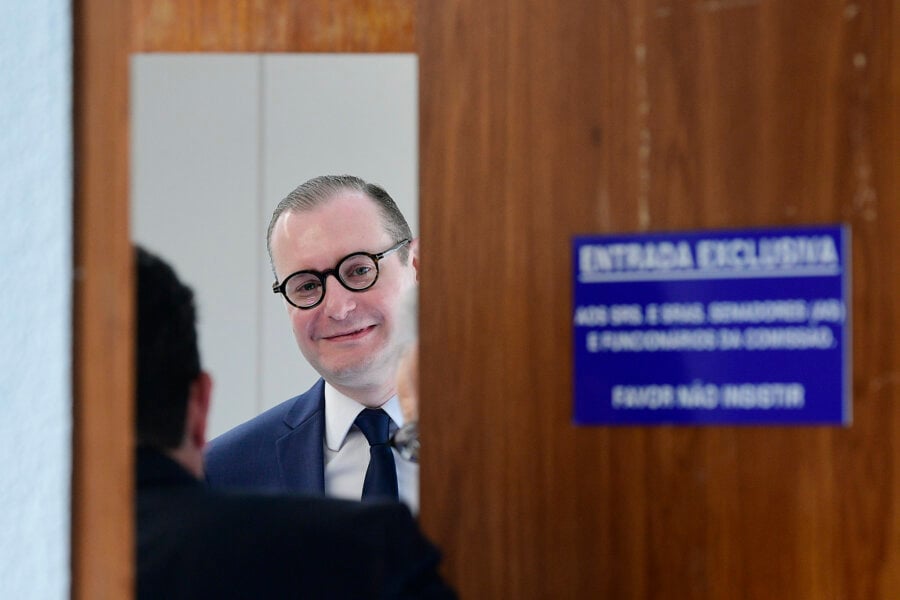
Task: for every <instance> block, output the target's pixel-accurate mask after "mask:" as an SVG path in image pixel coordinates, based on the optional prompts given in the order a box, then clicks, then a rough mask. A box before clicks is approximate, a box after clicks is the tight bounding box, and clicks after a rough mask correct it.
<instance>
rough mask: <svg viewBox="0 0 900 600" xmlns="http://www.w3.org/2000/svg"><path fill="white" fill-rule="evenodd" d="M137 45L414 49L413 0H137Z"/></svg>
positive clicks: (167, 48)
mask: <svg viewBox="0 0 900 600" xmlns="http://www.w3.org/2000/svg"><path fill="white" fill-rule="evenodd" d="M133 2H134V7H135V9H134V10H135V18H134V46H133V48H134V50H135V51H139V52H413V51H415V3H414V2H413V1H412V0H375V1H369V2H367V1H365V0H272V1H266V2H263V1H260V0H238V1H234V0H190V1H187V2H185V1H182V0H133Z"/></svg>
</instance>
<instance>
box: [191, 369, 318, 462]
mask: <svg viewBox="0 0 900 600" xmlns="http://www.w3.org/2000/svg"><path fill="white" fill-rule="evenodd" d="M320 397H323V396H322V380H319V381H318V382H317V383H316V384H315V385H313V387H312V388H310V389H309V390H307V391H305V392H304V393H302V394H300V395H298V396H294V397H293V398H288V399H287V400H285V401H284V402H282V403H280V404H277V405H275V406H273V407H272V408H269V409H268V410H266V411H264V412H262V413H260V414H258V415H256V416H255V417H253V418H252V419H250V420H248V421H245V422H244V423H241V424H240V425H238V426H236V427H234V428H232V429H230V430H228V431H226V432H225V433H223V434H221V435H219V436H218V437H216V438H215V439H213V440H212V441H211V442H210V443H209V446H208V447H207V450H206V455H207V460H210V459H213V460H216V459H217V457H219V456H220V455H221V456H227V455H230V454H231V453H232V452H240V453H244V452H245V451H246V448H247V446H248V445H249V446H253V445H255V444H259V443H268V442H272V441H274V440H276V439H278V438H279V437H281V436H282V435H284V434H285V433H287V432H288V431H290V430H291V429H292V428H294V427H296V425H297V421H302V420H303V419H304V418H306V415H308V414H312V413H314V412H315V411H316V410H318V408H319V405H320V404H321V398H320Z"/></svg>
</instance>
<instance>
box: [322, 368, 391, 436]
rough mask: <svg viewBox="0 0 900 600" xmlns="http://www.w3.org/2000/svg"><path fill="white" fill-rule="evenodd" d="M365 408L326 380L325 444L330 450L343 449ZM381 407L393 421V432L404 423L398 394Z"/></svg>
mask: <svg viewBox="0 0 900 600" xmlns="http://www.w3.org/2000/svg"><path fill="white" fill-rule="evenodd" d="M364 408H366V407H365V406H364V405H362V404H360V403H359V402H357V401H356V400H354V399H353V398H350V397H349V396H345V395H344V394H342V393H340V392H339V391H338V390H337V389H336V388H334V387H333V386H332V385H331V384H330V383H328V382H327V381H326V382H325V445H326V446H327V447H328V449H329V450H331V451H332V452H337V451H338V450H340V449H341V446H343V445H344V440H345V439H346V438H347V433H349V432H350V428H351V427H353V422H354V421H355V420H356V417H357V415H359V413H360V412H362V411H363V409H364ZM381 408H383V409H384V412H386V413H387V414H388V416H389V417H390V418H391V420H392V421H393V423H391V433H393V432H394V431H395V430H396V429H397V428H398V427H400V426H401V425H403V411H401V410H400V400H398V398H397V396H396V395H394V396H391V397H390V399H388V401H387V402H385V403H384V404H382V405H381Z"/></svg>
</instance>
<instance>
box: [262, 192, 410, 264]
mask: <svg viewBox="0 0 900 600" xmlns="http://www.w3.org/2000/svg"><path fill="white" fill-rule="evenodd" d="M346 191H351V192H360V193H362V194H364V195H366V196H368V197H369V198H370V199H371V200H372V201H373V202H375V204H376V206H377V207H378V212H379V213H380V214H381V220H382V225H383V226H384V229H385V231H387V232H388V234H390V236H391V238H392V239H393V240H394V241H395V242H399V241H400V240H404V239H409V240H411V239H412V231H411V230H410V228H409V223H407V222H406V217H404V216H403V213H402V212H400V209H399V208H398V207H397V203H396V202H394V199H393V198H391V196H390V194H388V193H387V191H386V190H385V189H384V188H383V187H381V186H379V185H377V184H374V183H368V182H366V181H364V180H362V179H360V178H359V177H354V176H353V175H322V176H320V177H314V178H312V179H310V180H309V181H307V182H305V183H301V184H300V185H299V186H297V187H296V188H295V189H294V191H292V192H291V193H290V194H288V195H287V197H286V198H284V199H283V200H282V201H281V202H279V203H278V205H277V206H276V207H275V210H274V211H273V212H272V218H271V219H270V220H269V228H268V230H267V231H266V249H267V250H268V251H269V263H270V264H271V265H272V272H273V273H274V272H275V261H274V260H273V259H272V232H273V231H274V230H275V223H276V222H278V218H279V217H280V216H281V215H283V214H284V213H286V212H297V213H302V212H304V211H308V210H312V209H314V208H316V207H319V206H321V205H323V204H325V203H327V202H328V201H329V200H331V199H332V198H334V197H335V196H337V195H338V194H340V193H341V192H346ZM373 251H375V250H374V249H373ZM398 254H399V255H400V260H401V261H403V262H405V261H406V259H407V257H408V256H409V247H408V246H404V247H403V248H401V249H400V250H399V251H398ZM277 275H278V274H277V273H276V276H277Z"/></svg>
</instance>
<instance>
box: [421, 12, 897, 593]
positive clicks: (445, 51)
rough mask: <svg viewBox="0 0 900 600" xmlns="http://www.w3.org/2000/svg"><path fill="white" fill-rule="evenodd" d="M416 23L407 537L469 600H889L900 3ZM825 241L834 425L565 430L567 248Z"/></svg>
mask: <svg viewBox="0 0 900 600" xmlns="http://www.w3.org/2000/svg"><path fill="white" fill-rule="evenodd" d="M417 23H418V24H417V38H418V48H419V61H420V95H421V134H420V135H421V157H420V164H421V175H420V177H421V185H420V194H421V202H422V206H421V230H422V238H423V243H422V278H421V323H420V327H421V333H420V335H421V344H422V346H421V347H422V351H423V358H422V367H421V368H422V383H423V394H422V395H423V397H424V398H425V401H426V402H427V404H426V405H425V406H423V409H422V415H423V424H422V430H423V435H424V439H425V440H426V442H425V450H424V461H423V467H422V468H423V474H424V475H423V488H422V504H423V507H424V509H423V521H424V524H425V526H426V529H427V530H428V531H429V532H430V533H431V534H432V536H433V537H434V538H435V539H436V540H437V541H438V542H439V543H440V544H441V545H442V546H443V548H444V550H445V554H446V561H447V564H446V567H447V572H448V574H449V577H450V579H451V581H453V582H454V583H455V584H456V585H457V586H458V588H459V589H460V591H461V592H462V595H463V597H465V598H554V599H555V598H614V599H616V600H622V599H626V598H635V599H644V598H660V599H663V598H665V599H671V598H721V599H733V598H758V599H766V600H769V599H772V598H790V599H797V598H810V599H822V598H834V599H841V600H843V599H860V600H867V599H871V598H897V597H900V519H898V516H897V515H898V510H897V506H898V504H900V495H898V492H900V460H898V459H897V458H896V457H897V455H898V448H895V447H894V446H895V444H897V443H898V442H897V441H896V440H897V439H898V434H900V429H898V428H900V403H898V400H900V398H898V394H897V391H898V382H900V376H898V373H900V355H898V345H897V342H896V341H895V340H896V338H897V332H896V327H897V323H898V320H900V319H898V317H900V312H898V308H897V306H898V305H897V298H898V297H900V295H898V293H900V288H898V286H900V283H898V282H900V277H898V275H900V273H898V270H897V267H896V266H895V265H896V264H897V261H896V260H895V257H896V256H897V255H898V254H900V235H898V234H897V232H898V231H900V220H898V218H900V214H898V210H900V206H898V204H900V203H898V200H900V191H898V190H900V181H898V176H897V172H898V171H897V166H898V162H900V154H898V151H900V148H898V142H897V140H898V139H900V126H898V115H897V109H898V102H900V101H898V91H900V53H898V51H900V41H898V40H900V8H898V7H897V5H896V3H894V2H891V1H889V0H865V1H861V2H837V1H833V0H827V1H820V0H815V1H814V0H802V1H797V2H778V1H776V0H715V1H705V0H704V1H690V2H687V1H683V2H672V1H665V0H637V1H633V2H625V1H595V0H575V1H572V2H515V1H503V0H497V1H490V2H484V1H480V0H478V1H476V0H452V1H447V2H420V3H419V5H418V21H417ZM823 223H846V224H849V225H850V227H851V229H852V238H853V244H852V253H853V278H852V281H853V288H852V306H853V314H852V328H853V345H852V349H853V359H852V360H853V385H852V390H853V403H854V408H853V411H854V421H853V424H852V426H850V427H847V428H838V427H615V428H611V427H576V426H573V424H572V393H573V389H572V371H573V369H572V333H571V332H572V291H571V290H572V274H571V267H570V264H571V261H570V238H571V237H572V236H573V235H574V234H583V233H607V232H640V231H665V230H683V229H704V228H743V227H751V226H765V227H768V226H781V225H800V224H823Z"/></svg>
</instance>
